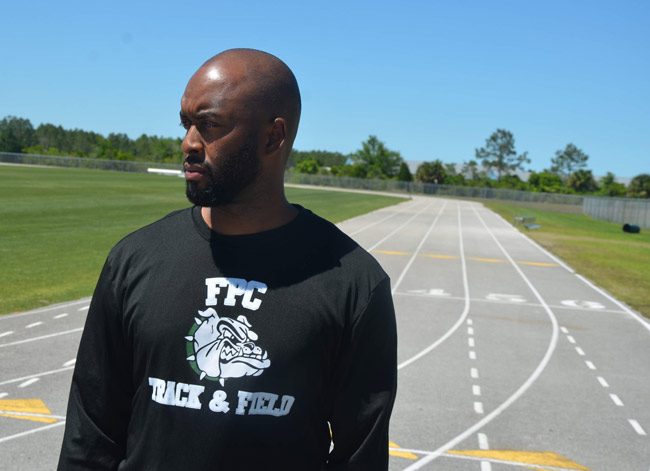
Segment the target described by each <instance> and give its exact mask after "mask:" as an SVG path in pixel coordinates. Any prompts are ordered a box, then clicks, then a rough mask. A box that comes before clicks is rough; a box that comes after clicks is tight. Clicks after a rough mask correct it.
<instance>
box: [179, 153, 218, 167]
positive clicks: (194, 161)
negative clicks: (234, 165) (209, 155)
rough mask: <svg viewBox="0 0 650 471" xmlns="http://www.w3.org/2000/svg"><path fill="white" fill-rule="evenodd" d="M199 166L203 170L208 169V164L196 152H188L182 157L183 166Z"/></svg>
mask: <svg viewBox="0 0 650 471" xmlns="http://www.w3.org/2000/svg"><path fill="white" fill-rule="evenodd" d="M190 165H191V166H192V167H200V168H201V169H203V170H210V168H211V167H210V164H209V163H208V162H206V161H205V159H204V158H203V157H201V156H200V155H198V154H188V155H185V156H184V157H183V167H187V166H190Z"/></svg>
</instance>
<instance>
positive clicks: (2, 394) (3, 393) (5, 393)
mask: <svg viewBox="0 0 650 471" xmlns="http://www.w3.org/2000/svg"><path fill="white" fill-rule="evenodd" d="M8 395H9V393H7V392H1V393H0V399H2V398H3V397H7V396H8Z"/></svg>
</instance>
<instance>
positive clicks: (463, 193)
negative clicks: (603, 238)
mask: <svg viewBox="0 0 650 471" xmlns="http://www.w3.org/2000/svg"><path fill="white" fill-rule="evenodd" d="M285 181H286V182H287V183H297V184H304V185H319V186H333V187H338V188H354V189H363V190H375V191H393V192H399V193H414V194H423V195H437V196H451V197H459V198H485V199H500V200H509V201H522V202H531V203H552V204H565V205H574V206H580V205H581V204H582V198H583V197H582V196H578V195H563V194H559V193H536V192H532V191H521V190H508V189H504V188H482V187H473V186H453V185H437V184H434V183H421V182H400V181H397V180H371V179H365V178H351V177H335V176H332V175H308V174H304V173H297V172H291V171H287V172H286V173H285Z"/></svg>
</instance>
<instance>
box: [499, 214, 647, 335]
mask: <svg viewBox="0 0 650 471" xmlns="http://www.w3.org/2000/svg"><path fill="white" fill-rule="evenodd" d="M493 214H496V213H493ZM496 216H497V217H498V218H499V219H501V220H502V221H503V222H504V223H505V224H506V225H507V226H509V227H510V228H511V229H512V231H513V232H514V233H515V234H518V235H519V236H521V237H522V238H523V239H524V240H526V241H528V243H529V244H531V245H532V246H534V247H537V249H538V250H539V251H540V252H542V253H544V254H546V256H547V257H549V258H550V259H551V260H553V261H554V262H555V263H557V264H558V265H560V266H561V267H562V268H564V269H565V270H566V271H568V272H569V273H571V274H573V275H575V276H576V278H578V279H579V280H580V281H582V282H583V283H584V284H586V285H587V286H589V287H590V288H591V289H593V290H594V291H596V292H598V293H600V294H601V295H603V296H605V297H606V298H607V299H609V300H610V301H611V302H613V303H614V304H616V305H617V306H618V307H620V308H621V309H622V310H623V311H624V312H625V313H627V314H628V315H629V316H630V317H632V318H633V319H634V320H635V321H637V322H638V323H639V324H641V325H642V326H643V327H645V329H646V330H647V331H648V332H650V322H648V321H647V320H645V319H644V318H643V317H642V316H641V315H640V314H637V313H636V312H634V311H633V310H632V309H630V308H629V307H627V306H626V305H625V304H623V303H622V302H620V301H619V300H618V299H616V298H615V297H613V296H612V295H611V294H609V293H608V292H607V291H605V290H603V289H602V288H599V287H598V286H596V285H595V284H593V283H592V282H591V281H589V280H588V279H587V278H585V277H584V276H582V275H579V274H578V273H576V272H575V270H574V269H573V268H571V267H570V266H569V265H567V264H566V263H565V262H564V261H563V260H560V259H559V258H558V257H556V256H555V255H553V254H552V253H551V252H549V251H548V250H546V249H545V248H544V247H542V246H541V245H539V244H538V243H537V242H535V241H534V240H533V239H531V238H530V237H528V236H526V235H525V234H524V233H523V232H520V231H518V230H517V229H515V227H514V226H513V225H512V224H510V223H509V222H508V221H506V220H505V219H504V218H503V217H501V215H500V214H496Z"/></svg>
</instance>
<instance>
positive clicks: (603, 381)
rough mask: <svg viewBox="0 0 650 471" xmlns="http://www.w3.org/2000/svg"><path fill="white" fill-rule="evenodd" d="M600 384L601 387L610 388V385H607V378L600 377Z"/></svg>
mask: <svg viewBox="0 0 650 471" xmlns="http://www.w3.org/2000/svg"><path fill="white" fill-rule="evenodd" d="M598 382H599V383H600V385H601V386H602V387H604V388H608V387H609V384H607V381H605V378H603V377H602V376H598Z"/></svg>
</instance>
